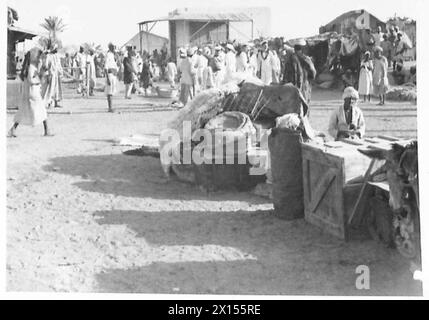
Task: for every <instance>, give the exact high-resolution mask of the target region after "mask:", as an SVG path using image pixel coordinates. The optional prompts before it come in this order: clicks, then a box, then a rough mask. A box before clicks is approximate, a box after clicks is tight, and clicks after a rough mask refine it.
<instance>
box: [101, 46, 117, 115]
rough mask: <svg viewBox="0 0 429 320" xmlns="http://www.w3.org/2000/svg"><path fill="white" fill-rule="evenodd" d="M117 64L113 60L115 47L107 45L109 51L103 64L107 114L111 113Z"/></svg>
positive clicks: (115, 87) (115, 86)
mask: <svg viewBox="0 0 429 320" xmlns="http://www.w3.org/2000/svg"><path fill="white" fill-rule="evenodd" d="M118 69H119V68H118V64H117V61H116V58H115V46H114V45H113V44H112V43H109V51H108V52H107V53H106V61H105V63H104V74H105V75H106V87H105V92H106V96H107V106H108V112H113V96H114V95H115V93H116V89H117V82H118V78H117V74H118Z"/></svg>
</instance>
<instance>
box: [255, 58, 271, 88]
mask: <svg viewBox="0 0 429 320" xmlns="http://www.w3.org/2000/svg"><path fill="white" fill-rule="evenodd" d="M273 60H274V57H273V53H272V52H271V51H268V52H261V53H259V54H258V65H259V70H260V72H261V80H262V82H263V83H264V85H266V86H267V85H270V84H271V82H272V81H273V70H274V61H273Z"/></svg>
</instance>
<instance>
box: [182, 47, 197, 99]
mask: <svg viewBox="0 0 429 320" xmlns="http://www.w3.org/2000/svg"><path fill="white" fill-rule="evenodd" d="M193 55H194V52H193V50H192V49H188V51H187V57H186V58H185V59H183V60H182V61H181V62H180V65H179V68H178V72H179V74H180V98H179V100H180V102H181V103H182V104H183V105H184V106H185V105H186V103H187V102H188V99H189V97H191V98H192V92H191V90H192V86H193V78H194V76H195V75H196V69H195V67H194V64H193V61H192V56H193Z"/></svg>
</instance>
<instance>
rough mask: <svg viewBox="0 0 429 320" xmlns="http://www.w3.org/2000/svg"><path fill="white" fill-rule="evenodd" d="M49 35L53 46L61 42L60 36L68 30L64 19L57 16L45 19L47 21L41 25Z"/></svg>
mask: <svg viewBox="0 0 429 320" xmlns="http://www.w3.org/2000/svg"><path fill="white" fill-rule="evenodd" d="M40 26H41V27H42V28H44V29H45V30H46V31H48V33H49V40H50V41H51V43H52V44H54V43H58V44H60V43H61V42H60V41H59V36H58V34H59V33H61V32H63V31H64V30H65V29H66V27H67V26H66V24H65V23H64V22H63V19H61V18H59V17H57V16H49V17H48V18H45V21H44V22H43V23H42V24H41V25H40Z"/></svg>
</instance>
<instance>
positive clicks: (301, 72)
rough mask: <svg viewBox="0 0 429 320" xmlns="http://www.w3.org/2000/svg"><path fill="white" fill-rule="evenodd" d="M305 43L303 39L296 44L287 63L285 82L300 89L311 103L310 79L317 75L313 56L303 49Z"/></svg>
mask: <svg viewBox="0 0 429 320" xmlns="http://www.w3.org/2000/svg"><path fill="white" fill-rule="evenodd" d="M305 45H306V42H305V40H303V39H301V40H299V41H298V42H297V44H296V45H295V46H294V53H292V54H291V55H290V57H289V58H288V59H287V61H286V63H285V72H284V82H285V83H289V82H290V83H292V84H293V85H294V86H296V87H297V88H298V89H300V90H301V92H302V95H303V96H304V98H305V100H306V101H307V103H309V102H310V100H311V83H310V80H313V79H314V78H315V77H316V68H315V67H314V64H313V61H312V60H311V58H310V57H308V56H306V55H305V54H304V53H303V51H302V47H303V46H305Z"/></svg>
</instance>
